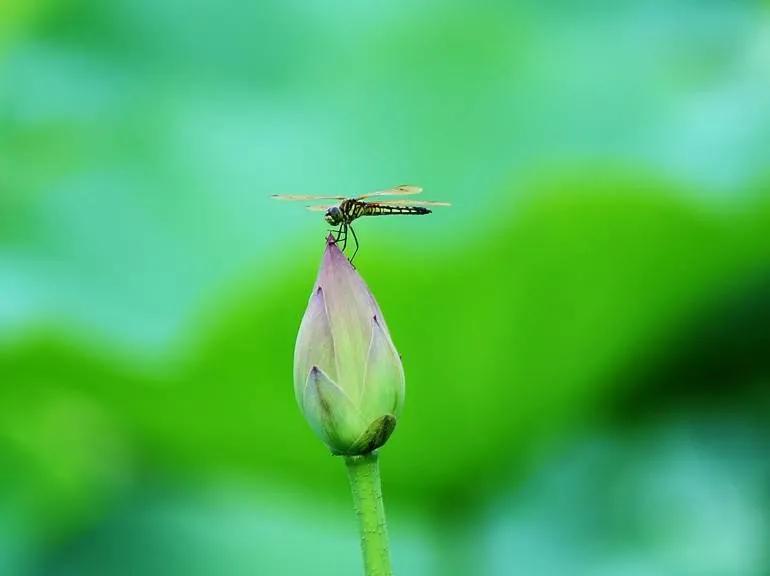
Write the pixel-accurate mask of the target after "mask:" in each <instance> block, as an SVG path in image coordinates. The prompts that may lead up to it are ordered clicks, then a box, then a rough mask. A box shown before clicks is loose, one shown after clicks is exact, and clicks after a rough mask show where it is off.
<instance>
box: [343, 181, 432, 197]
mask: <svg viewBox="0 0 770 576" xmlns="http://www.w3.org/2000/svg"><path fill="white" fill-rule="evenodd" d="M420 192H422V188H420V187H419V186H412V185H411V184H400V185H398V186H394V187H393V188H388V189H387V190H377V191H376V192H369V193H368V194H362V195H361V196H358V199H363V198H375V197H377V196H409V195H412V194H419V193H420Z"/></svg>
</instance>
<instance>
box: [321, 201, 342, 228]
mask: <svg viewBox="0 0 770 576" xmlns="http://www.w3.org/2000/svg"><path fill="white" fill-rule="evenodd" d="M324 220H326V221H327V222H328V223H329V224H331V225H332V226H336V225H337V224H339V223H340V222H342V211H341V210H340V209H339V208H338V207H337V206H332V207H331V208H329V209H328V210H327V211H326V214H324Z"/></svg>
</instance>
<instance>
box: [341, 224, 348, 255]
mask: <svg viewBox="0 0 770 576" xmlns="http://www.w3.org/2000/svg"><path fill="white" fill-rule="evenodd" d="M340 228H341V230H342V251H343V252H344V251H345V248H347V247H348V225H347V224H343V225H342V226H341V227H340Z"/></svg>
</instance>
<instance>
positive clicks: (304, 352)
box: [294, 286, 337, 404]
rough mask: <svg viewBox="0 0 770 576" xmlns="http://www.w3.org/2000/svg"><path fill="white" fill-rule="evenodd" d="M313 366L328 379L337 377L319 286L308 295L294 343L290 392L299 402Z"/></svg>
mask: <svg viewBox="0 0 770 576" xmlns="http://www.w3.org/2000/svg"><path fill="white" fill-rule="evenodd" d="M313 366H318V367H319V368H321V369H322V370H323V371H324V372H326V374H328V375H329V377H330V378H332V379H336V378H337V364H336V360H335V356H334V339H333V338H332V333H331V326H330V324H329V317H328V315H327V313H326V303H325V298H324V292H323V289H322V288H321V287H320V286H319V287H317V288H316V289H315V290H314V291H313V294H312V295H311V296H310V302H309V303H308V307H307V310H306V311H305V316H304V317H303V318H302V324H300V327H299V333H298V334H297V343H296V345H295V346H294V395H295V397H296V398H297V402H298V403H299V404H301V403H302V397H303V396H304V392H305V384H306V383H307V377H308V373H309V372H310V369H311V368H312V367H313Z"/></svg>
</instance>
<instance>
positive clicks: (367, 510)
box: [345, 452, 393, 576]
mask: <svg viewBox="0 0 770 576" xmlns="http://www.w3.org/2000/svg"><path fill="white" fill-rule="evenodd" d="M345 464H346V465H347V467H348V478H349V479H350V490H351V492H352V493H353V507H354V508H355V510H356V516H358V526H359V531H360V533H361V551H362V552H363V554H364V572H365V574H366V576H392V574H393V570H392V569H391V567H390V548H389V546H388V527H387V524H386V523H385V508H384V506H383V504H382V488H381V487H380V465H379V462H378V460H377V454H375V453H373V452H372V453H371V454H366V455H365V456H346V457H345Z"/></svg>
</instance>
